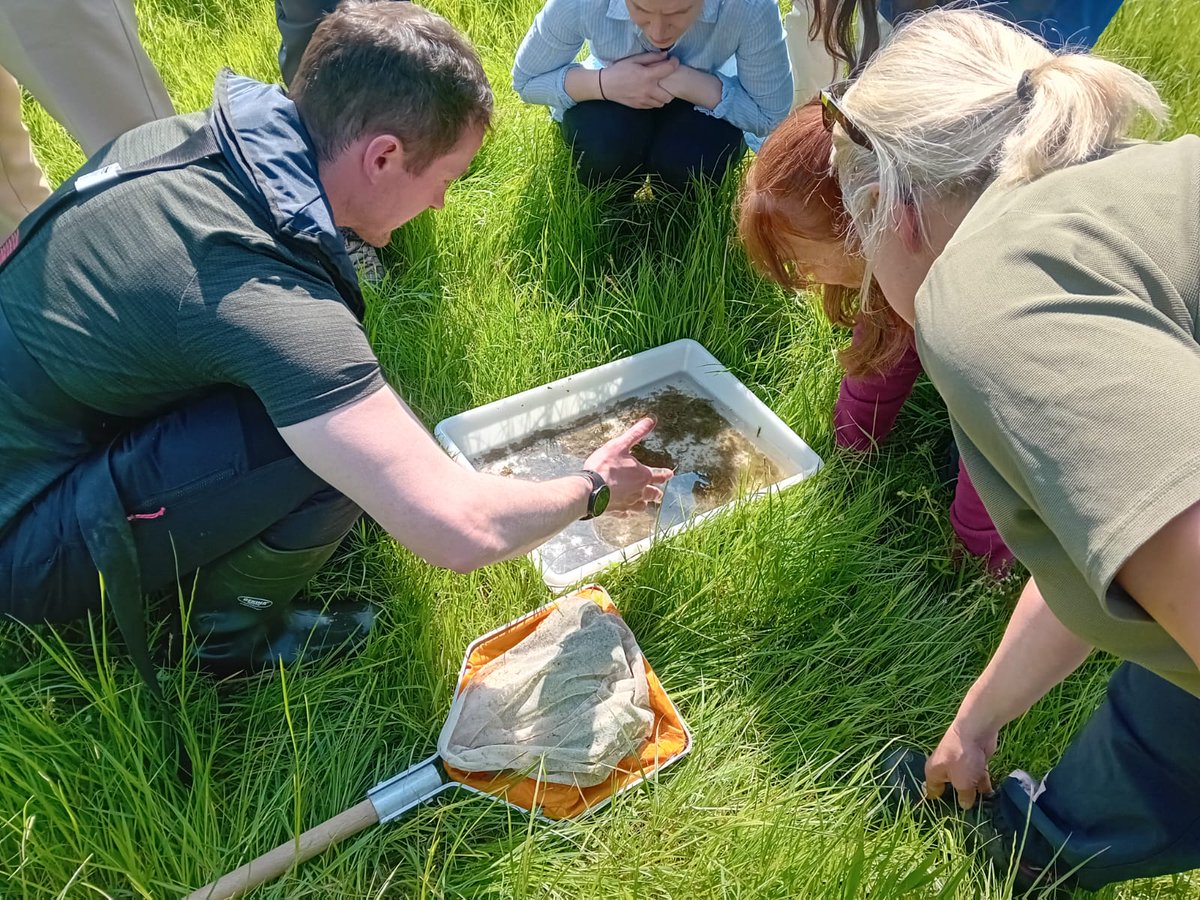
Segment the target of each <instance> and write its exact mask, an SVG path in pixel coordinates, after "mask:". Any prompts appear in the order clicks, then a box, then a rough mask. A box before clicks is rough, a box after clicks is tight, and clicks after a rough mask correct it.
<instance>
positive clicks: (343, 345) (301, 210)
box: [0, 2, 668, 674]
mask: <svg viewBox="0 0 1200 900" xmlns="http://www.w3.org/2000/svg"><path fill="white" fill-rule="evenodd" d="M214 94H215V99H214V102H213V104H212V106H211V108H210V109H209V110H207V111H206V112H203V113H197V114H192V115H185V116H177V117H174V118H170V119H164V120H162V121H159V122H154V123H151V124H149V125H146V126H144V127H142V128H139V129H136V130H134V131H132V132H130V133H128V134H126V135H125V136H123V137H121V138H120V139H118V140H117V141H116V142H115V143H113V144H112V145H111V146H109V147H108V148H106V149H105V150H103V151H101V153H100V154H99V155H97V156H96V157H93V159H91V160H90V161H89V163H88V164H87V165H86V166H85V167H84V168H83V169H82V170H81V171H80V173H79V175H78V176H77V177H76V178H74V179H72V180H71V181H69V182H68V183H67V184H65V185H63V187H62V188H60V189H59V190H58V191H57V192H56V193H55V195H54V196H52V197H51V198H50V200H48V201H47V202H46V203H45V204H43V206H41V207H40V208H39V209H38V210H37V211H36V212H35V213H33V214H32V215H31V216H30V217H28V218H27V219H26V220H25V221H24V222H23V223H22V225H21V228H20V229H19V231H18V232H17V234H16V235H14V237H13V238H12V239H10V240H9V241H8V242H6V243H5V244H4V245H3V247H0V360H3V362H2V363H0V421H3V423H4V427H3V430H2V432H0V435H2V436H0V572H2V575H0V577H2V578H3V589H2V591H3V593H2V594H0V613H4V614H6V615H9V616H12V617H14V618H16V619H18V620H21V621H24V622H64V621H70V620H72V619H76V618H79V617H82V616H84V615H85V614H87V613H88V612H90V611H92V610H97V609H99V608H100V605H101V602H102V596H101V593H102V585H103V590H104V592H105V594H106V595H107V602H108V605H109V607H110V608H111V609H112V610H113V612H114V614H115V618H116V620H117V623H118V625H119V626H120V627H121V630H122V632H123V633H124V635H125V637H126V640H127V643H128V645H129V649H130V652H131V654H132V655H133V656H134V659H135V661H137V662H138V665H139V667H140V668H141V669H142V671H143V674H145V673H146V672H147V671H148V669H149V665H150V663H149V655H148V651H147V648H146V638H145V613H144V609H143V606H142V598H143V596H144V595H145V594H147V593H151V592H156V591H160V590H170V589H171V588H173V586H175V585H176V583H178V584H179V586H180V589H181V590H182V592H183V595H184V597H185V599H189V598H190V602H191V604H192V614H191V627H192V632H193V634H192V637H193V642H192V643H193V648H194V649H193V651H192V652H193V654H194V656H195V657H196V659H198V661H199V663H200V664H201V666H202V667H204V668H206V669H209V670H211V671H214V672H216V673H221V674H227V673H233V672H245V671H254V670H258V669H262V668H266V667H271V666H274V665H275V664H276V662H277V661H278V660H280V659H282V660H284V661H286V662H289V663H291V662H298V661H300V660H301V659H302V658H305V657H308V658H311V657H314V656H323V655H328V654H330V653H332V652H333V651H334V650H335V649H336V648H339V647H344V646H346V645H347V644H354V643H356V642H358V641H360V640H361V638H363V637H364V636H365V635H366V633H367V631H368V629H369V628H370V626H371V615H370V611H369V608H368V606H367V605H366V604H363V603H346V604H344V605H342V606H341V607H340V608H323V607H322V606H320V605H314V604H307V603H302V602H299V601H297V600H296V597H297V595H298V594H299V592H300V591H301V589H302V588H303V587H304V585H305V584H306V582H307V581H308V580H309V578H310V577H311V576H312V575H313V574H314V573H315V572H316V571H317V570H318V569H319V568H320V567H321V566H322V565H323V564H324V563H325V562H326V560H328V558H329V557H330V556H331V554H332V553H333V551H334V549H335V548H336V547H337V544H338V542H339V541H340V540H341V539H342V537H343V536H344V535H345V534H346V532H347V531H348V530H349V529H350V528H351V527H352V526H353V525H354V523H355V521H356V520H357V519H358V517H359V515H360V512H361V511H364V510H365V511H366V513H367V514H369V515H370V516H372V517H373V518H374V519H375V520H376V521H378V522H379V523H380V524H381V525H382V526H383V527H384V528H386V529H387V530H388V531H389V532H390V533H391V534H392V535H393V536H394V537H395V538H396V540H398V541H399V542H400V543H402V544H404V545H406V546H407V547H409V548H411V549H412V550H413V551H414V552H416V553H417V554H419V555H420V556H422V557H423V558H424V559H426V560H428V561H429V562H431V563H433V564H436V565H440V566H446V567H449V568H452V569H456V570H464V571H465V570H469V569H473V568H475V567H478V566H481V565H485V564H487V563H490V562H494V561H497V560H500V559H504V558H507V557H511V556H514V555H517V554H519V553H521V552H523V551H525V550H527V549H528V548H529V547H531V546H533V545H536V544H538V543H539V542H541V541H543V540H544V539H546V538H547V537H549V536H550V535H552V534H554V533H555V532H557V531H558V530H560V529H561V528H563V527H565V526H566V525H567V524H568V523H570V522H571V521H573V520H575V519H578V518H580V517H583V516H586V515H589V514H593V513H596V512H598V511H600V510H601V507H602V504H603V502H604V500H605V499H609V500H610V505H611V508H613V509H621V508H625V509H629V508H636V507H639V506H641V505H643V504H644V503H646V502H647V501H650V500H654V499H657V498H658V497H659V490H658V488H657V487H656V484H658V483H661V482H662V481H663V480H665V478H666V477H667V475H668V473H667V472H665V471H658V470H651V469H648V468H646V467H645V466H642V465H641V464H639V463H637V462H636V461H635V460H634V459H633V458H632V456H631V455H630V453H629V451H630V448H631V447H632V446H633V444H634V443H636V441H638V440H640V439H641V437H643V436H644V435H645V434H646V433H647V432H648V431H649V430H650V428H651V427H652V423H651V422H649V421H644V422H642V423H639V424H638V425H637V426H635V427H634V428H633V429H632V430H631V431H630V432H628V433H627V434H626V435H624V436H622V437H621V438H618V439H616V440H615V441H613V442H611V443H610V444H608V445H605V446H604V447H602V448H600V449H599V450H597V451H596V453H595V454H593V455H592V456H591V458H590V459H589V460H588V461H587V463H586V468H587V469H588V470H590V471H587V472H580V473H579V475H578V476H568V477H564V478H559V479H556V480H554V481H549V482H544V483H531V482H521V481H517V480H511V479H502V478H495V477H490V476H487V475H482V474H477V473H472V472H469V471H467V470H465V469H463V468H461V467H460V466H458V465H456V464H455V463H453V462H452V461H451V460H450V459H449V458H448V457H447V456H446V455H445V454H444V453H443V452H442V451H441V450H440V448H439V447H438V446H437V445H436V443H435V442H434V441H433V439H432V438H431V437H430V435H429V433H428V432H427V431H426V430H425V429H424V428H423V427H422V425H421V424H420V423H419V421H418V420H417V419H416V418H415V417H414V415H413V414H412V413H411V412H410V411H409V409H408V407H407V406H406V405H405V404H404V402H403V401H402V400H401V398H400V396H399V395H398V394H397V393H396V392H395V391H394V390H393V389H392V388H391V387H389V386H388V384H387V383H386V382H385V381H384V378H383V375H382V373H381V371H380V366H379V362H378V360H377V359H376V357H375V354H374V353H373V352H372V350H371V347H370V345H369V344H368V342H367V338H366V335H365V332H364V330H363V327H362V324H361V321H360V319H361V316H362V314H363V299H362V295H361V293H360V291H359V288H358V284H357V281H356V278H355V273H354V269H353V267H352V265H351V264H350V261H349V258H348V257H347V254H346V249H345V245H344V243H343V241H342V238H341V237H340V236H339V232H338V228H339V227H342V228H352V229H353V230H354V231H355V232H356V233H358V234H359V235H361V236H363V237H364V238H365V239H366V240H368V241H370V242H371V243H372V244H375V245H376V246H382V245H383V244H385V243H386V242H387V241H388V239H389V237H390V236H391V233H392V231H393V229H395V228H397V227H399V226H400V225H402V224H403V223H404V222H406V221H407V220H409V219H411V218H412V217H413V216H416V215H417V214H419V213H421V212H422V211H424V210H425V209H429V208H440V207H441V206H442V204H443V201H444V195H445V191H446V187H447V185H448V184H449V183H450V182H452V181H453V180H454V179H455V178H456V177H458V176H459V175H461V174H462V173H463V172H464V171H465V170H466V168H467V166H468V165H469V164H470V162H471V159H472V157H473V156H474V155H475V153H476V151H477V150H478V149H479V146H480V143H481V141H482V140H483V136H484V132H485V130H486V129H487V127H488V125H489V121H490V117H491V112H492V94H491V90H490V88H489V86H488V83H487V80H486V77H485V76H484V73H483V69H482V67H481V65H480V63H479V60H478V58H477V56H476V54H475V52H474V51H473V49H472V48H471V47H470V46H469V45H468V43H467V42H466V40H465V39H464V38H463V37H462V36H460V35H459V34H458V33H457V32H456V31H455V30H454V29H453V28H452V27H451V26H450V25H449V24H448V23H447V22H446V21H445V20H444V19H441V18H439V17H438V16H435V15H433V14H431V13H429V12H427V11H426V10H424V9H421V8H420V7H417V6H415V5H412V4H408V3H363V2H350V3H344V4H343V5H342V6H341V7H340V8H339V9H338V10H337V12H335V13H333V14H331V15H330V16H328V17H327V18H326V19H325V20H324V21H323V22H322V24H321V26H320V27H319V28H318V29H317V32H316V34H315V35H314V37H313V40H312V42H311V44H310V45H309V48H308V50H307V51H306V53H305V56H304V58H303V60H302V61H301V63H300V67H299V70H298V72H297V76H296V79H295V81H294V82H293V85H292V88H291V93H290V95H285V94H284V93H283V92H281V91H280V90H279V89H278V88H276V87H273V86H269V85H266V84H259V83H257V82H255V81H251V80H249V79H246V78H240V77H237V76H234V75H232V74H229V73H224V74H222V75H221V76H220V77H219V78H218V80H217V83H216V88H215V92H214ZM97 573H99V577H97Z"/></svg>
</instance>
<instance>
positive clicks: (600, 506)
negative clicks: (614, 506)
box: [592, 484, 612, 516]
mask: <svg viewBox="0 0 1200 900" xmlns="http://www.w3.org/2000/svg"><path fill="white" fill-rule="evenodd" d="M595 496H596V499H595V500H593V501H592V515H593V516H598V515H600V514H602V513H603V512H604V511H605V510H606V509H608V501H609V499H610V498H611V497H612V492H611V491H609V489H608V485H607V484H606V485H604V486H603V487H601V488H600V490H598V491H596V495H595Z"/></svg>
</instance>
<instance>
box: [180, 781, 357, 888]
mask: <svg viewBox="0 0 1200 900" xmlns="http://www.w3.org/2000/svg"><path fill="white" fill-rule="evenodd" d="M378 822H379V814H378V813H377V812H376V811H375V804H373V803H372V802H371V801H370V800H364V801H363V802H362V803H359V804H358V805H357V806H352V807H350V808H349V809H347V810H345V811H343V812H340V813H338V814H337V815H336V816H334V817H333V818H332V819H326V820H325V821H324V822H322V823H321V824H320V825H314V826H313V827H312V828H310V829H308V831H306V832H304V834H302V835H300V837H299V838H298V839H296V840H291V841H287V842H285V843H283V844H280V845H279V846H278V847H276V848H275V849H274V850H270V851H268V852H266V853H264V854H263V855H262V856H260V857H258V858H257V859H252V860H251V861H250V862H248V863H246V864H245V865H244V866H242V867H240V868H238V869H234V870H233V871H232V872H230V873H229V874H228V875H222V876H221V877H220V878H218V879H217V880H216V881H214V882H212V883H211V884H206V885H205V886H204V887H202V888H200V889H199V890H196V891H193V892H192V893H190V894H188V896H187V898H186V900H233V898H234V897H240V896H241V895H242V894H243V893H245V892H246V891H248V890H250V888H254V887H258V886H259V885H260V884H265V883H266V882H268V881H270V880H272V879H273V878H278V877H279V876H280V875H282V874H283V873H284V872H286V871H287V870H288V869H290V868H291V867H292V866H297V865H299V864H300V863H302V862H304V861H305V860H307V859H311V858H312V857H314V856H316V855H317V854H318V853H322V852H324V851H325V850H327V849H328V848H330V847H332V846H333V845H334V844H336V843H337V842H338V841H340V840H342V839H343V838H348V837H350V836H351V835H353V834H358V832H360V831H362V830H363V829H364V828H366V827H367V826H368V825H375V824H376V823H378Z"/></svg>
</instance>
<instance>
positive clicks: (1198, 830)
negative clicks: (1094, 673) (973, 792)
mask: <svg viewBox="0 0 1200 900" xmlns="http://www.w3.org/2000/svg"><path fill="white" fill-rule="evenodd" d="M1197 746H1200V698H1197V697H1195V696H1193V695H1192V694H1189V693H1187V692H1186V691H1184V690H1182V689H1181V688H1178V687H1176V686H1175V685H1173V684H1171V683H1170V682H1168V681H1166V680H1164V679H1162V678H1159V677H1158V676H1157V675H1154V674H1153V673H1151V672H1149V671H1147V670H1146V669H1143V668H1141V667H1139V666H1136V665H1133V664H1132V663H1125V664H1123V665H1122V666H1121V667H1120V668H1118V669H1117V671H1116V673H1115V674H1114V675H1113V676H1112V679H1111V680H1110V681H1109V684H1108V692H1107V694H1106V696H1105V698H1104V702H1103V703H1102V704H1101V705H1100V707H1099V709H1097V710H1096V712H1095V713H1094V714H1093V715H1092V717H1091V718H1090V719H1089V720H1088V722H1087V724H1086V725H1084V726H1083V728H1082V729H1081V730H1080V731H1079V732H1078V734H1076V735H1075V737H1074V738H1073V739H1072V740H1071V744H1070V746H1068V748H1067V751H1066V752H1065V753H1064V754H1063V756H1062V759H1061V760H1060V761H1059V762H1058V764H1057V765H1056V766H1055V767H1054V768H1053V769H1051V770H1050V772H1049V774H1047V776H1046V778H1045V780H1044V781H1043V782H1042V784H1041V786H1040V788H1038V789H1036V790H1035V791H1034V795H1035V796H1034V800H1033V803H1032V805H1031V804H1030V795H1029V791H1028V787H1029V784H1028V783H1026V782H1023V780H1022V779H1019V778H1015V777H1010V778H1008V779H1006V780H1005V781H1004V782H1003V783H1002V784H1001V785H1000V789H999V791H998V792H997V797H996V804H997V813H998V815H999V817H1000V822H1001V823H1002V827H1003V828H1004V829H1007V830H1009V832H1010V833H1012V832H1014V831H1015V832H1016V834H1017V837H1016V839H1015V840H1016V842H1017V844H1018V845H1019V844H1020V841H1021V837H1020V834H1021V833H1022V832H1024V829H1025V823H1026V821H1028V823H1029V832H1028V835H1027V836H1026V837H1025V846H1024V852H1023V853H1022V854H1021V864H1022V870H1021V872H1020V877H1021V878H1022V879H1023V880H1025V881H1026V883H1028V882H1029V881H1031V880H1033V879H1034V878H1035V877H1036V875H1037V872H1038V870H1040V869H1042V868H1044V867H1046V866H1049V865H1051V863H1052V862H1053V866H1054V869H1055V871H1056V872H1057V873H1059V874H1065V873H1066V872H1068V871H1070V870H1071V869H1074V868H1076V867H1078V871H1077V872H1076V873H1075V875H1074V876H1073V880H1074V881H1075V882H1077V883H1078V884H1079V885H1080V886H1081V887H1084V888H1087V889H1089V890H1096V889H1098V888H1100V887H1102V886H1104V885H1106V884H1112V883H1114V882H1118V881H1127V880H1129V879H1131V878H1149V877H1153V876H1157V875H1167V874H1171V873H1175V872H1186V871H1189V870H1191V869H1196V868H1200V772H1198V770H1197V767H1196V747H1197ZM1052 880H1053V879H1046V878H1045V876H1043V880H1042V881H1041V882H1039V883H1040V884H1042V885H1046V884H1049V883H1050V881H1052Z"/></svg>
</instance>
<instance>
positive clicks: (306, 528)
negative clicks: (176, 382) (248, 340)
mask: <svg viewBox="0 0 1200 900" xmlns="http://www.w3.org/2000/svg"><path fill="white" fill-rule="evenodd" d="M97 466H107V467H109V469H110V470H111V472H112V476H113V481H114V483H115V485H116V488H117V493H118V495H119V496H120V499H121V502H122V505H123V506H124V508H125V511H126V513H127V515H128V517H129V522H130V527H131V530H132V532H133V538H134V543H135V544H136V546H137V554H138V562H139V564H140V566H141V574H142V587H143V589H144V590H145V591H147V592H148V593H149V592H154V591H158V590H161V589H163V588H167V587H170V586H171V585H173V584H174V583H175V581H176V580H177V578H179V577H183V576H186V575H188V574H190V573H192V572H194V571H195V570H196V569H197V568H199V567H200V566H203V565H206V564H208V563H210V562H212V561H213V560H215V559H218V558H219V557H221V556H223V555H225V554H226V553H228V552H229V551H230V550H233V549H235V548H237V547H239V546H241V545H242V544H245V543H246V542H247V541H249V540H251V539H252V538H255V537H259V538H261V539H262V540H263V541H264V542H265V543H267V544H268V545H270V546H272V547H275V548H277V549H280V550H300V549H305V548H309V547H318V546H323V545H326V544H330V543H333V542H334V541H337V540H339V539H341V538H342V537H343V536H344V535H345V534H346V532H348V531H349V530H350V528H351V527H352V526H353V525H354V523H355V522H356V521H357V519H358V517H359V516H360V515H361V511H360V510H359V508H358V507H357V506H356V505H355V504H354V503H353V502H351V501H350V500H348V499H347V498H346V497H344V496H343V495H342V494H339V493H338V492H337V491H335V490H333V489H332V488H330V487H329V486H328V485H327V484H325V482H323V481H322V480H321V479H320V478H318V477H317V476H316V475H314V474H313V473H312V472H311V471H310V470H309V469H307V468H306V467H305V466H304V465H303V464H302V463H301V462H300V461H299V460H298V459H297V458H296V456H295V455H294V454H293V453H292V452H291V450H290V449H289V448H288V446H287V444H285V443H284V441H283V439H282V438H281V437H280V436H279V432H278V431H277V430H276V428H275V426H274V425H273V424H272V423H271V421H270V419H269V418H268V417H267V413H266V410H265V409H263V406H262V404H261V403H260V402H259V401H258V399H257V397H255V396H254V394H252V393H251V392H249V391H245V390H240V389H225V390H221V391H219V392H218V393H215V394H212V395H210V396H208V397H205V398H204V399H202V400H198V401H196V402H193V403H190V404H187V405H185V406H182V407H180V408H178V409H176V410H173V411H171V412H169V413H166V414H165V415H163V416H160V417H158V418H155V419H153V420H150V421H148V422H145V423H142V424H140V425H138V426H137V427H134V428H132V429H130V430H129V431H127V432H126V433H124V434H122V435H121V436H119V437H118V438H116V439H115V440H114V441H113V442H112V443H111V444H110V445H109V446H107V447H105V448H103V449H102V450H99V451H97V452H96V453H94V454H93V455H92V456H90V457H88V458H86V459H85V460H83V461H82V462H80V464H79V465H78V466H76V468H75V469H73V470H72V471H71V472H69V473H68V474H67V475H65V476H64V477H63V478H62V479H60V480H59V481H58V482H56V483H55V484H54V485H52V486H51V487H50V488H49V489H48V490H47V491H46V492H44V493H43V494H42V495H41V496H39V497H38V498H37V500H35V501H34V502H33V503H32V504H30V506H29V508H28V509H27V510H26V511H25V512H24V513H23V514H22V515H21V516H20V517H19V518H18V519H16V520H15V521H14V522H13V523H12V524H11V525H10V526H9V527H8V528H7V529H6V530H5V532H4V533H3V535H2V536H0V587H2V590H0V616H2V615H5V614H7V615H10V616H12V617H14V618H16V619H18V620H20V621H23V622H66V621H71V620H73V619H77V618H80V617H81V616H82V615H84V614H85V613H86V612H87V611H88V610H94V609H99V607H100V584H99V578H98V577H97V574H96V565H95V563H94V562H93V561H92V558H91V556H90V555H89V553H88V548H87V546H86V545H85V543H84V537H83V535H82V533H81V529H80V525H79V522H78V521H77V516H76V495H77V490H78V486H79V484H80V482H81V480H82V479H83V478H84V477H85V476H86V474H87V471H88V470H89V469H90V468H92V467H97Z"/></svg>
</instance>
